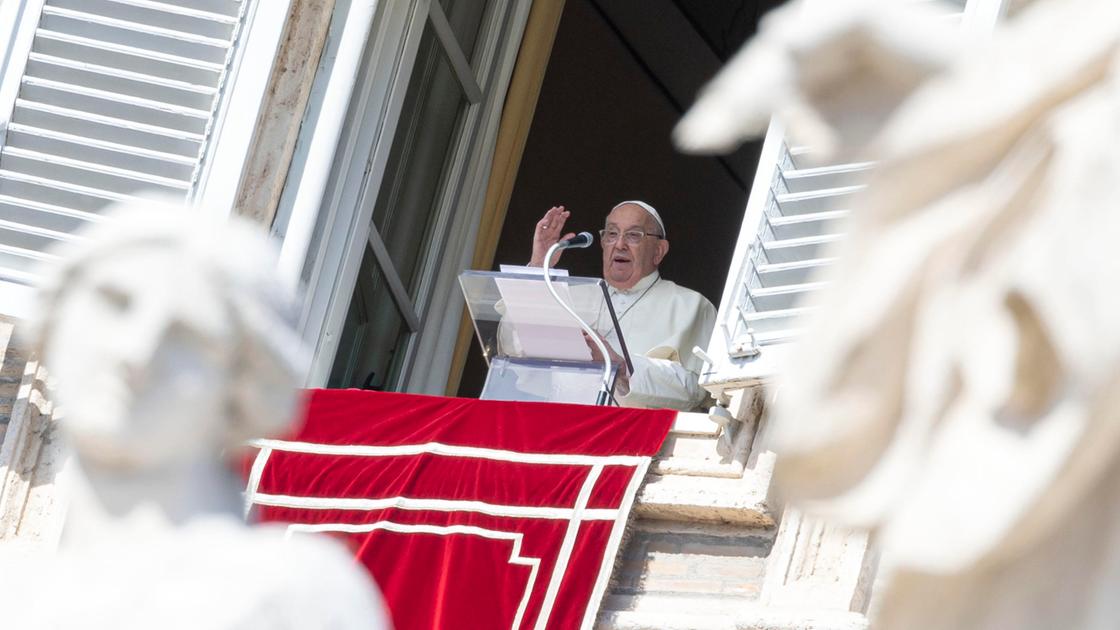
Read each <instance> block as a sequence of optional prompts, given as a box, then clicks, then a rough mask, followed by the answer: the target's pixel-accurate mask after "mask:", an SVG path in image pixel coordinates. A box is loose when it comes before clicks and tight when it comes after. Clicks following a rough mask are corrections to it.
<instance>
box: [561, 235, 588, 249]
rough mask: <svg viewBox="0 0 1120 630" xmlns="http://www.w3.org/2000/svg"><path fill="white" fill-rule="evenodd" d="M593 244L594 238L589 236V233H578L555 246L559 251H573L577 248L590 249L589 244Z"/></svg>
mask: <svg viewBox="0 0 1120 630" xmlns="http://www.w3.org/2000/svg"><path fill="white" fill-rule="evenodd" d="M594 242H595V237H594V236H592V235H591V232H580V233H579V234H576V235H575V236H573V237H572V238H566V239H564V240H562V241H560V242H559V243H557V244H556V245H557V246H558V247H559V249H573V248H577V247H578V248H582V247H591V244H592V243H594Z"/></svg>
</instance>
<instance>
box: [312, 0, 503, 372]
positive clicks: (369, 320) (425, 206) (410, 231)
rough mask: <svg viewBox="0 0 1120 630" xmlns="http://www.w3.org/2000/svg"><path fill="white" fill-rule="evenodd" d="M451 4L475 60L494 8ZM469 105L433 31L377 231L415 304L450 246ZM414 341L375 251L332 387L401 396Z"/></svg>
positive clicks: (425, 43) (420, 60) (414, 82)
mask: <svg viewBox="0 0 1120 630" xmlns="http://www.w3.org/2000/svg"><path fill="white" fill-rule="evenodd" d="M445 4H450V9H449V10H448V13H449V15H448V19H449V21H450V22H451V24H452V28H453V29H455V32H456V35H457V36H459V37H464V38H465V41H464V42H461V44H462V45H464V48H465V49H466V51H467V55H468V56H469V55H470V54H471V51H473V46H474V40H475V39H476V37H477V31H478V27H479V24H480V22H481V18H482V14H483V13H484V10H485V6H486V3H484V2H477V1H476V0H472V1H467V0H463V1H462V2H449V3H445ZM469 105H470V104H469V103H468V102H467V100H466V98H464V96H463V92H462V88H461V87H460V85H459V82H458V80H457V79H456V78H455V75H454V73H453V72H452V70H451V68H450V66H449V65H448V62H447V57H446V55H445V54H444V52H443V48H442V46H441V45H440V43H439V39H438V38H437V37H436V36H435V32H434V31H433V30H432V26H431V24H430V23H428V24H425V26H424V33H423V35H422V36H421V39H420V46H419V50H418V52H417V56H416V65H415V67H414V68H413V71H412V76H411V77H410V79H409V84H408V89H407V91H406V93H405V98H404V106H403V108H402V110H401V112H402V113H401V120H400V122H399V123H398V127H397V132H396V136H395V137H394V140H393V147H392V148H391V149H390V152H389V160H388V164H387V166H386V171H385V179H384V180H383V181H382V184H381V189H380V190H379V192H378V196H377V202H376V204H375V205H374V210H373V227H372V229H376V230H377V231H378V232H379V233H380V234H381V237H382V240H383V241H384V242H385V246H386V248H387V249H388V251H389V257H390V259H391V260H392V263H393V267H394V270H395V272H396V273H397V274H398V276H399V277H400V279H401V282H402V283H403V284H404V286H405V287H406V288H407V289H408V291H409V293H410V294H411V296H412V299H413V300H414V302H421V303H422V302H425V301H426V300H419V299H418V297H419V296H418V295H417V293H418V290H419V286H420V285H421V279H422V278H421V277H420V275H421V270H422V268H423V262H424V260H425V257H426V255H427V254H428V253H429V251H430V250H431V249H432V248H433V247H439V246H440V243H441V240H442V238H441V235H437V234H433V232H434V228H435V225H436V224H437V223H438V221H437V218H438V213H439V207H438V202H439V199H440V196H441V193H442V192H443V189H444V185H445V179H446V176H445V171H446V169H447V164H448V163H449V160H450V157H451V156H450V155H449V154H450V153H451V152H452V150H454V148H455V143H456V141H457V139H458V138H459V134H460V128H461V127H462V120H463V116H464V114H465V112H466V110H467V107H469ZM421 315H422V314H421V313H417V316H421ZM413 336H414V335H413V333H412V332H411V331H410V330H409V329H408V326H407V325H406V324H405V322H404V319H403V317H402V316H401V313H400V311H399V310H398V308H397V304H396V302H395V301H394V300H393V297H392V294H391V293H390V291H389V288H388V286H387V285H386V283H385V278H384V275H383V273H382V270H381V269H380V268H379V266H378V264H377V262H376V260H375V258H374V256H373V254H372V252H370V251H368V248H367V251H366V253H365V257H364V258H363V260H362V269H361V272H360V274H359V279H358V283H357V286H356V287H355V288H354V295H353V297H352V299H351V304H350V310H349V312H348V313H347V317H346V323H345V325H344V328H343V332H342V335H341V338H340V340H339V346H338V354H337V355H336V357H335V364H334V369H333V370H332V372H331V377H330V379H329V381H328V386H329V387H371V388H375V389H388V390H392V389H396V388H397V382H398V380H399V375H400V373H401V371H402V368H403V363H404V354H405V352H406V351H407V348H408V343H409V342H410V341H411V340H412V338H413Z"/></svg>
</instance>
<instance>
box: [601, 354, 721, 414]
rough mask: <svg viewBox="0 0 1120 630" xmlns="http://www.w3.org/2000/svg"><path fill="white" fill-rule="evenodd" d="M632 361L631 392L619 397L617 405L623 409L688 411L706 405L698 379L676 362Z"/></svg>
mask: <svg viewBox="0 0 1120 630" xmlns="http://www.w3.org/2000/svg"><path fill="white" fill-rule="evenodd" d="M630 360H631V362H632V363H633V364H634V373H633V374H631V375H630V391H629V392H625V393H624V395H622V396H618V402H619V404H621V405H622V406H623V407H667V408H669V409H677V410H680V411H688V410H691V409H695V408H696V407H697V406H699V405H700V403H702V402H704V398H705V397H706V396H707V392H705V391H704V389H703V388H701V387H700V385H699V383H698V381H699V376H697V375H696V374H694V373H693V372H690V371H688V370H687V369H685V367H684V366H683V365H681V364H680V363H678V362H677V361H670V360H668V359H652V358H650V357H644V356H635V357H631V359H630ZM619 393H622V392H619Z"/></svg>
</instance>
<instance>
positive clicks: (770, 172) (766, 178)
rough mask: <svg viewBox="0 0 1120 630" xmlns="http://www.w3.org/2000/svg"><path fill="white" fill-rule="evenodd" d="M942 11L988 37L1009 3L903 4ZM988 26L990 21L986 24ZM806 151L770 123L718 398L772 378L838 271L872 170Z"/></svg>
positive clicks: (733, 287) (732, 278) (721, 360)
mask: <svg viewBox="0 0 1120 630" xmlns="http://www.w3.org/2000/svg"><path fill="white" fill-rule="evenodd" d="M900 1H908V2H912V3H928V4H930V5H931V6H934V7H937V8H939V10H940V11H942V16H943V17H941V18H939V19H945V20H950V21H952V22H954V23H964V24H966V25H968V21H969V19H970V16H971V20H972V22H973V24H972V25H971V26H972V27H973V28H975V27H976V26H977V24H976V23H981V24H980V26H981V27H984V28H988V29H990V28H991V26H992V24H993V23H994V20H995V18H996V17H997V16H998V15H999V13H1000V11H1001V7H1002V6H1003V5H1002V0H968V2H965V0H955V1H952V2H941V1H937V2H934V1H933V0H900ZM985 20H987V21H985ZM810 153H811V149H810V148H808V147H790V146H788V145H787V144H786V142H785V138H784V134H783V133H782V130H781V127H780V126H779V125H771V128H770V130H769V132H768V133H767V136H766V143H765V146H764V148H763V152H762V155H761V157H760V161H759V167H758V171H757V172H756V175H755V183H754V186H753V188H752V192H751V199H750V201H749V203H748V205H747V210H746V214H745V216H744V223H743V228H742V231H741V232H740V234H739V243H738V245H737V247H736V255H735V259H734V261H733V262H732V268H731V272H730V273H729V274H728V280H727V282H728V284H727V286H726V287H725V290H724V294H723V300H722V301H721V304H720V311H719V316H718V318H717V325H716V330H715V331H713V334H712V341H711V343H710V344H709V348H708V354H709V356H710V357H712V359H713V361H714V364H713V365H712V366H711V369H710V370H709V371H708V372H707V373H706V374H705V375H704V376H703V377H702V379H701V384H703V385H704V386H706V387H708V388H709V389H713V390H719V389H723V388H732V387H738V386H742V385H743V384H747V383H750V382H752V381H757V380H760V379H763V378H766V377H768V376H772V375H773V374H774V373H775V371H776V369H777V367H778V366H779V365H780V364H781V363H782V361H783V360H784V356H783V354H784V353H785V352H787V351H788V349H789V344H790V342H792V341H795V340H796V339H797V338H798V336H799V332H800V331H799V327H800V322H801V321H802V317H803V316H804V315H805V314H807V313H808V312H809V308H808V307H807V306H805V304H806V299H805V298H806V297H808V296H809V295H810V294H812V293H813V292H814V291H817V290H819V289H821V288H822V287H823V284H822V283H821V282H820V281H818V280H817V278H819V277H820V274H819V273H818V272H819V271H820V270H821V269H822V268H825V267H827V266H829V265H831V264H832V263H833V259H831V258H829V257H828V256H827V254H826V253H825V252H827V251H829V249H831V248H829V247H828V245H829V244H831V243H833V242H835V241H838V240H840V239H843V238H844V223H845V218H846V217H847V216H848V215H849V214H851V212H852V211H853V210H855V211H858V209H853V208H852V205H851V200H852V199H853V197H854V196H855V194H856V193H858V192H859V191H860V190H862V189H863V187H864V182H865V181H866V179H867V176H868V175H869V174H870V169H872V168H873V167H874V165H873V164H872V163H868V162H862V163H844V164H826V165H814V166H812V167H809V166H807V165H806V163H808V162H809V161H810V160H808V159H807V158H808V157H809V154H810Z"/></svg>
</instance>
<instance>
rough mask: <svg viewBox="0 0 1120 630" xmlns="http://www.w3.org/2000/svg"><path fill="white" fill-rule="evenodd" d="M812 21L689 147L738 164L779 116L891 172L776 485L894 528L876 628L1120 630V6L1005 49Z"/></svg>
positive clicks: (786, 407) (744, 77)
mask: <svg viewBox="0 0 1120 630" xmlns="http://www.w3.org/2000/svg"><path fill="white" fill-rule="evenodd" d="M804 4H805V3H804V2H798V1H795V2H792V3H790V4H789V5H787V6H785V7H783V8H782V9H780V10H779V11H778V12H776V13H775V14H773V15H772V16H771V17H769V18H767V20H766V22H765V24H764V25H763V28H762V29H761V31H760V34H759V36H758V38H757V39H756V40H755V41H754V42H752V43H750V44H749V45H748V46H747V47H746V48H745V49H744V50H743V51H741V52H740V53H739V54H738V56H737V57H736V58H735V59H734V60H732V61H731V62H730V63H729V64H728V66H727V67H726V69H725V70H724V71H723V72H722V73H721V75H720V76H718V77H717V78H716V79H715V80H714V81H713V82H712V84H711V85H710V86H709V87H708V89H707V90H706V91H705V92H704V93H703V94H702V95H701V97H700V99H699V100H698V102H697V103H696V105H695V107H694V108H693V109H692V110H691V111H690V112H689V113H688V114H687V115H686V117H685V118H684V120H683V121H682V122H681V124H680V126H679V127H678V129H677V134H678V142H679V143H680V145H681V146H682V147H685V148H688V149H691V150H696V151H702V150H719V149H723V148H726V147H729V146H733V145H734V144H735V142H736V141H738V140H739V139H741V138H744V137H747V136H749V135H754V134H759V133H762V132H764V130H765V123H766V121H767V120H768V115H769V114H770V113H772V112H773V113H775V114H776V115H777V116H778V118H779V119H780V120H781V121H783V122H784V123H785V125H787V128H788V131H789V133H790V134H791V135H792V136H793V137H795V138H798V139H799V140H801V141H806V142H809V143H815V144H816V145H818V146H821V147H823V148H824V149H827V150H829V151H831V152H832V154H833V155H836V156H840V157H843V158H850V159H866V160H874V161H876V162H877V163H878V165H877V167H876V169H875V172H874V175H873V177H872V180H871V182H870V185H869V187H868V189H867V191H866V193H865V194H863V195H862V197H861V198H860V199H858V200H856V201H854V202H853V203H852V207H853V208H854V211H853V216H852V218H851V220H850V223H849V227H848V230H847V232H848V234H849V238H848V239H847V241H846V242H845V243H843V244H841V245H839V246H838V249H837V250H836V251H835V252H834V253H835V254H836V255H838V256H839V258H840V261H839V263H838V264H837V265H836V266H835V268H834V269H832V270H831V272H830V273H829V277H828V278H827V279H828V280H829V281H830V285H829V288H828V289H827V290H826V291H825V292H824V295H823V296H822V297H821V298H820V299H819V301H818V305H819V306H820V307H821V309H820V311H819V313H820V315H819V316H818V319H817V320H815V321H812V322H809V326H808V328H809V330H808V333H807V334H806V336H805V337H804V338H803V340H802V341H801V342H800V343H799V347H798V349H797V350H796V351H795V354H796V355H797V356H795V357H794V359H793V360H792V361H791V362H790V363H789V364H788V365H787V366H785V370H784V374H783V376H782V378H781V379H780V383H781V384H780V389H779V390H778V391H779V395H778V400H777V403H776V409H775V410H774V411H773V414H772V417H771V420H772V426H771V431H772V437H773V440H774V442H773V448H774V450H775V451H776V452H777V453H778V455H779V458H778V466H777V470H776V472H775V479H776V480H778V482H779V483H780V484H781V487H782V489H783V490H784V492H785V493H786V495H787V496H788V497H789V498H790V499H792V500H794V501H796V502H797V503H798V504H799V505H801V506H802V507H804V508H805V509H806V510H808V511H809V512H811V513H814V514H818V515H824V516H825V517H828V518H830V519H834V520H835V521H837V522H840V523H844V524H847V525H851V526H856V527H861V528H867V529H869V530H870V531H871V532H872V534H873V537H874V539H875V540H876V541H877V543H878V545H879V546H880V548H881V549H882V552H883V559H884V567H885V568H886V569H887V570H888V574H887V575H888V577H887V578H886V580H885V585H886V586H885V589H884V590H883V591H882V592H881V593H880V594H879V595H876V597H877V598H879V601H878V605H877V607H878V609H879V610H878V614H877V615H876V617H875V619H874V623H875V627H880V628H906V629H912V628H993V629H994V628H1020V629H1036V628H1037V629H1043V628H1111V627H1114V626H1115V625H1116V623H1117V622H1116V620H1117V619H1120V598H1118V597H1116V595H1115V593H1116V591H1117V589H1120V387H1118V385H1120V383H1118V381H1120V327H1118V326H1117V324H1116V322H1118V321H1120V291H1117V289H1116V286H1115V279H1116V278H1118V277H1120V257H1118V256H1117V255H1116V249H1117V246H1116V242H1117V239H1118V237H1120V212H1118V211H1117V208H1118V207H1120V3H1116V2H1114V1H1112V0H1035V1H1033V2H1016V3H1014V8H1015V12H1014V14H1013V15H1011V16H1010V17H1009V19H1007V20H1006V21H1005V22H1004V23H1003V24H1002V25H1001V26H999V27H998V28H997V29H996V31H995V33H994V34H993V36H992V37H991V38H989V39H986V40H983V41H981V40H979V39H973V40H969V39H967V38H960V37H954V36H953V35H952V34H951V33H949V32H944V33H941V34H938V33H937V32H936V31H937V29H939V28H940V29H942V30H945V31H948V29H949V28H950V27H949V25H948V24H946V23H945V21H944V20H942V21H941V22H940V25H939V24H938V23H937V22H935V21H925V22H922V25H921V26H919V23H920V18H919V17H918V15H917V14H916V13H913V12H911V11H913V10H915V9H916V8H915V7H912V6H910V7H907V6H902V5H903V4H904V3H899V2H894V3H890V2H885V1H884V2H873V1H871V0H864V1H858V2H856V1H852V0H843V1H841V0H836V1H835V2H828V3H827V4H828V5H829V6H828V7H827V9H826V10H823V11H821V12H814V13H812V15H813V16H815V17H816V19H811V18H810V13H808V12H804V9H805V7H804ZM822 4H823V3H818V4H817V5H816V6H815V7H814V9H816V8H821V5H822Z"/></svg>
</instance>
